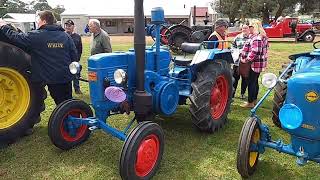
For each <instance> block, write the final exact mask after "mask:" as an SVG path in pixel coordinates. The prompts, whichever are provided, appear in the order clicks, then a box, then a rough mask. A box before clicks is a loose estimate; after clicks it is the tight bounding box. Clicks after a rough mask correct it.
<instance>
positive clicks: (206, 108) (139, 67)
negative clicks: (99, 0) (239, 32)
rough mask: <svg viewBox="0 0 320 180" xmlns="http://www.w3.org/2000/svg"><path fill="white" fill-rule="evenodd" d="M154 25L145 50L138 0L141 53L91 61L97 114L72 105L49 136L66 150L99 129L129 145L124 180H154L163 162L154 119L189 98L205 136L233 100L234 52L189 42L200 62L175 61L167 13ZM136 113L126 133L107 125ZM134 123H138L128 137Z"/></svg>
mask: <svg viewBox="0 0 320 180" xmlns="http://www.w3.org/2000/svg"><path fill="white" fill-rule="evenodd" d="M152 23H153V24H155V25H156V26H155V29H156V31H157V33H156V43H155V45H154V46H152V47H147V48H146V47H145V29H144V28H145V26H144V13H143V0H135V34H134V35H135V36H134V49H132V50H129V52H114V53H108V54H97V55H94V56H91V57H90V58H89V60H88V82H89V87H90V98H91V103H92V107H93V109H94V112H95V115H94V114H93V112H92V110H91V107H90V106H89V105H88V104H87V103H85V102H83V101H81V100H69V101H66V102H64V103H62V104H60V105H59V106H58V107H57V108H56V109H55V110H54V111H53V113H52V114H51V117H50V119H49V125H48V127H49V128H48V129H49V132H48V134H49V137H50V139H51V141H52V143H53V144H54V145H55V146H57V147H58V148H60V149H63V150H68V149H70V148H73V147H75V146H77V145H79V144H81V143H83V142H84V141H86V140H87V139H88V137H89V135H90V132H91V131H93V130H96V129H102V130H103V131H105V132H106V133H109V134H111V135H112V136H114V137H116V138H119V139H120V140H122V141H125V143H124V146H123V149H122V152H121V158H120V168H119V169H120V175H121V177H122V178H123V179H150V178H151V177H152V176H153V175H154V174H155V172H156V169H157V167H158V166H159V164H160V160H161V158H162V154H163V149H164V135H163V131H162V129H161V127H160V126H159V125H157V124H156V123H153V122H151V121H148V120H152V119H153V117H154V115H157V114H161V115H165V116H171V115H173V114H174V113H175V112H176V109H177V108H178V106H179V105H181V104H186V101H187V99H188V98H189V99H190V102H191V105H190V112H191V116H192V122H193V124H194V125H195V126H196V127H197V128H199V129H200V130H201V131H206V132H215V131H217V130H218V129H220V128H221V127H222V126H223V125H224V124H225V122H226V118H227V114H228V112H229V108H230V103H231V96H232V75H231V69H230V62H233V60H232V56H231V53H230V50H227V49H224V50H221V49H202V50H199V48H200V46H201V45H200V44H196V45H195V44H191V45H190V44H185V45H184V46H183V48H184V50H185V51H187V52H193V53H195V52H196V55H195V57H194V58H193V59H192V60H186V59H177V58H173V57H172V56H171V54H170V51H169V50H168V49H167V48H165V47H160V28H161V24H162V23H164V11H163V9H162V8H154V9H153V10H152ZM170 63H173V64H174V65H173V68H172V69H170V68H169V67H170ZM78 70H79V64H77V63H72V64H71V65H70V71H71V72H72V73H73V74H76V73H77V72H78ZM131 111H134V114H135V116H134V118H133V119H132V121H131V122H130V123H129V124H128V126H127V127H126V128H125V129H124V130H123V131H121V130H118V129H116V128H114V127H111V125H109V124H108V121H107V119H108V117H110V116H112V115H117V114H123V113H128V114H129V113H130V112H131ZM135 121H137V123H136V124H137V126H136V127H134V128H132V130H131V131H130V132H129V133H128V131H129V129H130V128H131V126H132V125H133V124H134V122H135Z"/></svg>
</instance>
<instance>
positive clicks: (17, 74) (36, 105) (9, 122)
mask: <svg viewBox="0 0 320 180" xmlns="http://www.w3.org/2000/svg"><path fill="white" fill-rule="evenodd" d="M8 42H9V40H8V39H7V38H6V37H5V36H3V34H1V32H0V145H3V144H8V143H12V142H14V141H15V140H16V139H17V138H19V137H21V136H23V135H25V134H26V132H27V131H28V130H29V129H31V128H32V127H33V126H34V125H35V124H36V123H37V122H39V121H40V112H42V111H43V110H44V109H45V105H44V103H42V99H45V98H46V96H47V94H46V92H43V93H42V94H34V91H33V87H32V83H31V81H30V75H31V71H30V67H31V58H30V55H29V54H28V53H27V52H26V51H25V50H22V49H20V48H19V47H17V46H14V45H11V44H9V43H8Z"/></svg>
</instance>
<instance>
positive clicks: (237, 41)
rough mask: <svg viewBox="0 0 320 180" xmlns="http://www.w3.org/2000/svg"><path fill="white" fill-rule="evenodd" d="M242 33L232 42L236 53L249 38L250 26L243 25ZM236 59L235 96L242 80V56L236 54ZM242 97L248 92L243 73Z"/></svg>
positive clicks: (234, 72)
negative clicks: (240, 65)
mask: <svg viewBox="0 0 320 180" xmlns="http://www.w3.org/2000/svg"><path fill="white" fill-rule="evenodd" d="M241 31H242V33H241V34H238V35H237V36H236V37H235V39H234V41H233V43H232V48H233V49H235V50H234V52H235V53H240V52H241V50H242V48H243V45H244V43H245V42H246V41H247V40H248V39H249V34H250V30H249V26H248V25H242V28H241ZM235 58H236V59H235V61H234V66H233V77H234V79H235V81H234V83H233V88H234V92H233V97H234V94H235V92H236V90H237V86H238V82H239V80H240V72H239V64H240V58H241V56H239V54H238V56H235ZM241 80H242V81H241V96H240V98H241V99H244V93H245V92H246V89H247V80H246V77H244V76H242V75H241Z"/></svg>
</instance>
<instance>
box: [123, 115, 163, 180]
mask: <svg viewBox="0 0 320 180" xmlns="http://www.w3.org/2000/svg"><path fill="white" fill-rule="evenodd" d="M149 135H155V136H156V137H157V138H158V140H159V154H158V157H157V160H156V163H155V165H154V166H153V167H152V169H151V171H150V172H149V173H148V174H147V175H145V176H144V177H140V176H138V175H137V173H136V170H135V163H136V161H137V156H136V155H137V152H138V148H139V145H140V144H141V142H142V141H143V140H144V138H146V137H147V136H149ZM163 151H164V132H163V130H162V128H161V127H160V126H159V125H158V124H156V123H153V122H150V121H144V122H141V123H139V125H138V126H137V127H135V128H134V129H133V130H132V131H131V132H130V134H129V135H128V137H127V139H126V141H125V143H124V145H123V148H122V152H121V157H120V167H119V170H120V175H121V178H122V179H125V180H136V179H151V178H152V177H153V176H154V175H155V173H156V171H157V169H158V168H159V166H160V162H161V159H162V155H163Z"/></svg>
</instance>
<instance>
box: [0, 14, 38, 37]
mask: <svg viewBox="0 0 320 180" xmlns="http://www.w3.org/2000/svg"><path fill="white" fill-rule="evenodd" d="M2 19H3V20H4V21H6V22H9V23H11V24H13V25H14V26H15V27H16V28H19V29H20V30H21V31H23V32H28V31H31V30H33V29H35V28H36V24H35V22H36V15H35V14H24V13H7V14H5V15H4V16H3V17H2Z"/></svg>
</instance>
